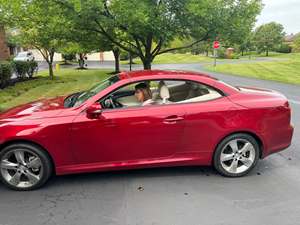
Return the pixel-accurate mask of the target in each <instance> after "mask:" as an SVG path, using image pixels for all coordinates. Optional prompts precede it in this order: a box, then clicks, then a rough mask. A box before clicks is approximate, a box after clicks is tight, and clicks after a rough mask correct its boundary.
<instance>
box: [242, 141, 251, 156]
mask: <svg viewBox="0 0 300 225" xmlns="http://www.w3.org/2000/svg"><path fill="white" fill-rule="evenodd" d="M251 149H252V144H250V143H249V142H247V143H246V144H245V145H244V146H243V148H242V149H241V150H240V153H242V154H245V153H246V152H248V151H250V150H251Z"/></svg>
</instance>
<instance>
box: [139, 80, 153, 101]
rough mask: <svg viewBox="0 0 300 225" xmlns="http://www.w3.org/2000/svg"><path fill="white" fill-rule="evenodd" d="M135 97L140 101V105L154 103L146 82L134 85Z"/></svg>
mask: <svg viewBox="0 0 300 225" xmlns="http://www.w3.org/2000/svg"><path fill="white" fill-rule="evenodd" d="M135 97H136V98H137V100H138V101H139V102H141V103H142V106H146V105H153V104H154V101H153V100H152V92H151V90H150V88H149V85H147V84H146V83H139V84H137V85H136V86H135Z"/></svg>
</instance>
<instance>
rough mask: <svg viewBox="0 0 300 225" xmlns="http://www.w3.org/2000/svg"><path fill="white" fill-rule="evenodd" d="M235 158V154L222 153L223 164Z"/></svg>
mask: <svg viewBox="0 0 300 225" xmlns="http://www.w3.org/2000/svg"><path fill="white" fill-rule="evenodd" d="M233 157H234V154H233V153H230V154H225V153H222V154H221V161H222V162H226V161H229V160H232V159H233Z"/></svg>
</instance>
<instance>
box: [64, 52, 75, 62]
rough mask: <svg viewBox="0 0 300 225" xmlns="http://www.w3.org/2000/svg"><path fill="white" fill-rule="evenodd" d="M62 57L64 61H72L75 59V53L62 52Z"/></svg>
mask: <svg viewBox="0 0 300 225" xmlns="http://www.w3.org/2000/svg"><path fill="white" fill-rule="evenodd" d="M62 58H63V59H64V60H65V61H73V60H76V54H73V53H70V54H62Z"/></svg>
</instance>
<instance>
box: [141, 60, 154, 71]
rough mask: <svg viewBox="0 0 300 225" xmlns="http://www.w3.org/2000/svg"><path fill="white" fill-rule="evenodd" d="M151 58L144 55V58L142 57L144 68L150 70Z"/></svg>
mask: <svg viewBox="0 0 300 225" xmlns="http://www.w3.org/2000/svg"><path fill="white" fill-rule="evenodd" d="M152 61H153V59H151V58H150V57H148V58H147V57H145V58H144V59H142V62H143V65H144V70H151V66H152V65H151V64H152Z"/></svg>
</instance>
